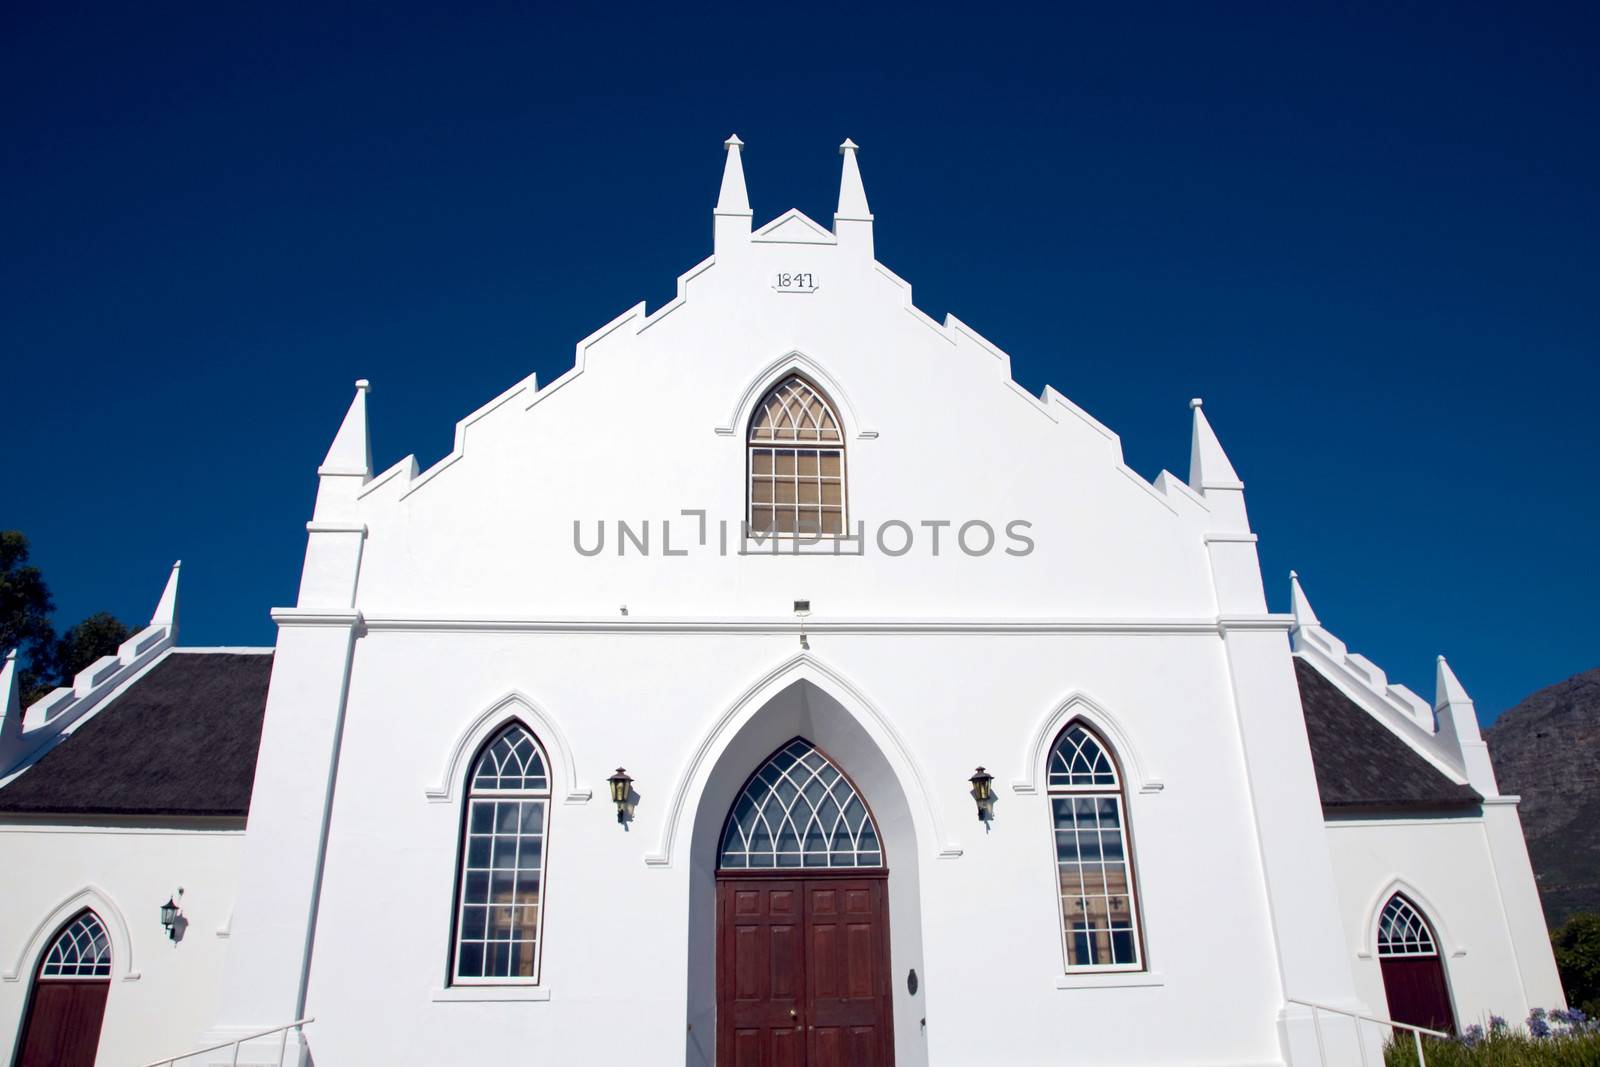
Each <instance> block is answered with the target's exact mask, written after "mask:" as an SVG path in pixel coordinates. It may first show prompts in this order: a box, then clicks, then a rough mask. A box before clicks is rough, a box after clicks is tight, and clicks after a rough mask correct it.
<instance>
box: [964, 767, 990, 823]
mask: <svg viewBox="0 0 1600 1067" xmlns="http://www.w3.org/2000/svg"><path fill="white" fill-rule="evenodd" d="M967 781H969V782H971V783H972V799H973V800H974V801H976V802H977V805H978V821H979V822H988V821H989V820H990V819H992V818H994V790H993V789H992V788H991V787H992V786H993V784H994V775H992V774H990V773H989V772H988V771H986V770H984V769H983V768H982V767H979V768H978V769H977V770H976V771H974V772H973V775H972V777H971V778H968V779H967Z"/></svg>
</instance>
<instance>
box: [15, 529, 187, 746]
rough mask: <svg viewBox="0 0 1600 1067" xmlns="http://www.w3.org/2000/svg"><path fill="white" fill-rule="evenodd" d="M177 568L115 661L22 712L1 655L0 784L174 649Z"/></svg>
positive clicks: (102, 662) (101, 663) (103, 661)
mask: <svg viewBox="0 0 1600 1067" xmlns="http://www.w3.org/2000/svg"><path fill="white" fill-rule="evenodd" d="M182 567H183V561H182V560H179V561H178V562H176V563H174V564H173V565H172V573H171V574H170V575H169V576H168V578H167V585H166V588H165V589H164V590H163V591H162V593H161V600H160V601H159V602H158V603H157V605H156V610H155V614H153V615H152V616H151V617H150V623H149V625H148V626H146V627H145V628H144V629H142V630H140V631H139V632H138V633H136V634H134V635H133V636H132V637H130V638H128V639H127V640H126V641H124V642H123V643H122V644H121V645H120V646H118V648H117V651H116V654H115V655H111V656H102V657H100V658H99V659H97V660H95V661H94V662H93V663H91V664H89V666H87V667H85V668H84V669H83V670H81V671H79V672H78V673H77V674H76V675H74V676H73V679H72V684H71V685H70V686H61V687H60V688H58V689H54V690H52V691H51V692H49V693H47V694H45V695H44V696H42V697H40V698H39V699H38V700H36V701H34V702H33V703H32V704H30V705H28V707H27V709H26V710H23V708H22V707H21V701H20V694H19V688H18V687H19V680H18V677H17V674H18V672H17V665H16V658H17V654H16V651H15V650H12V651H10V652H9V653H7V655H6V662H5V668H4V672H3V675H0V691H3V700H4V703H3V705H0V778H3V777H5V776H7V775H10V774H12V773H14V772H15V771H17V770H18V769H19V768H21V767H23V766H25V765H27V764H29V763H31V762H32V761H33V760H35V759H37V758H38V757H39V756H41V755H43V754H44V751H45V749H46V748H48V747H49V745H50V744H51V743H52V742H53V741H55V740H56V739H57V738H59V737H61V736H62V735H63V734H64V733H65V732H66V731H67V730H69V729H70V728H71V727H72V726H73V725H74V724H76V723H78V722H80V721H81V720H82V719H83V717H84V716H85V715H87V714H88V713H89V712H91V711H93V710H94V709H95V708H97V707H99V706H100V705H102V704H104V703H105V701H106V698H107V697H109V696H110V695H111V694H112V693H115V692H117V691H118V690H119V689H120V688H121V687H122V686H123V685H124V684H125V683H127V682H130V681H132V680H133V679H134V678H136V677H138V676H139V675H140V674H142V673H143V672H144V670H145V669H146V668H147V667H149V666H150V665H151V664H153V663H154V662H155V661H156V659H157V658H159V657H160V656H161V654H162V653H164V652H166V651H167V650H168V649H170V648H172V647H173V645H174V644H176V642H177V639H178V574H179V571H180V570H181V568H182Z"/></svg>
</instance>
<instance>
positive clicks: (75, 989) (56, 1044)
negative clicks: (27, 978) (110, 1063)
mask: <svg viewBox="0 0 1600 1067" xmlns="http://www.w3.org/2000/svg"><path fill="white" fill-rule="evenodd" d="M110 990H111V983H110V982H109V981H104V980H98V979H94V980H75V979H55V978H47V979H43V980H37V981H35V982H34V986H33V995H32V997H31V998H30V1000H29V1004H28V1020H27V1022H26V1023H25V1024H24V1029H23V1036H22V1040H21V1042H19V1044H18V1048H19V1052H18V1053H17V1067H94V1055H95V1051H96V1050H97V1049H98V1048H99V1047H100V1024H101V1022H102V1021H104V1019H105V1014H106V995H107V994H108V993H109V992H110Z"/></svg>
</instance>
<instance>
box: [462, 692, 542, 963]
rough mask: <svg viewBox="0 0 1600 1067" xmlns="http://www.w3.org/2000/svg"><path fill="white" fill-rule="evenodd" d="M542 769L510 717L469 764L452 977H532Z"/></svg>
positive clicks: (530, 741)
mask: <svg viewBox="0 0 1600 1067" xmlns="http://www.w3.org/2000/svg"><path fill="white" fill-rule="evenodd" d="M548 767H549V763H548V762H547V761H546V760H545V756H544V751H543V750H542V749H541V748H540V747H539V741H538V739H537V738H535V737H534V736H533V734H532V733H530V732H529V731H528V729H527V728H526V727H525V726H523V725H522V724H521V723H516V722H514V723H511V724H510V725H509V726H507V727H505V728H504V729H502V730H501V731H500V732H499V733H497V734H496V735H495V736H494V737H492V738H490V739H489V741H488V743H486V744H485V745H484V746H483V748H482V749H480V750H479V752H478V758H477V759H476V760H475V761H474V762H473V765H472V770H471V771H470V772H469V774H468V777H467V802H466V812H465V820H466V822H465V832H464V833H463V834H462V841H461V869H460V881H459V883H458V887H457V890H456V899H457V904H456V928H455V946H454V948H455V951H454V953H453V956H454V963H453V970H452V975H453V978H454V979H455V981H457V982H460V983H464V984H477V983H483V982H516V983H536V982H538V980H539V943H540V930H541V924H542V922H543V917H544V906H543V904H544V851H545V837H546V833H547V831H548V829H549V824H550V773H549V770H548Z"/></svg>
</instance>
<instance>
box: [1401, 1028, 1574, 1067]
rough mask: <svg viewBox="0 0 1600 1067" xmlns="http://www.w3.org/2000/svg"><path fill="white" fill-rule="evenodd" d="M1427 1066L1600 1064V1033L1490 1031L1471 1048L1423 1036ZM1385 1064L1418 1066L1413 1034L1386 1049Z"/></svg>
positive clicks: (1537, 1066) (1497, 1066) (1405, 1066)
mask: <svg viewBox="0 0 1600 1067" xmlns="http://www.w3.org/2000/svg"><path fill="white" fill-rule="evenodd" d="M1422 1053H1423V1055H1424V1056H1426V1057H1427V1060H1428V1067H1600V1033H1594V1032H1591V1033H1586V1034H1577V1035H1571V1036H1562V1037H1541V1038H1533V1037H1529V1036H1528V1035H1527V1034H1524V1033H1501V1034H1491V1035H1490V1036H1488V1037H1486V1038H1483V1039H1482V1040H1481V1041H1479V1042H1478V1043H1477V1044H1476V1045H1473V1046H1471V1047H1469V1046H1467V1045H1466V1044H1464V1043H1462V1042H1458V1041H1439V1040H1437V1039H1435V1038H1427V1037H1425V1038H1423V1039H1422ZM1383 1061H1384V1064H1385V1067H1418V1064H1417V1047H1416V1044H1415V1043H1414V1042H1413V1041H1412V1040H1411V1038H1410V1037H1407V1038H1405V1039H1404V1040H1401V1041H1395V1042H1391V1043H1390V1044H1389V1047H1388V1048H1386V1049H1385V1050H1384V1054H1383Z"/></svg>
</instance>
